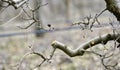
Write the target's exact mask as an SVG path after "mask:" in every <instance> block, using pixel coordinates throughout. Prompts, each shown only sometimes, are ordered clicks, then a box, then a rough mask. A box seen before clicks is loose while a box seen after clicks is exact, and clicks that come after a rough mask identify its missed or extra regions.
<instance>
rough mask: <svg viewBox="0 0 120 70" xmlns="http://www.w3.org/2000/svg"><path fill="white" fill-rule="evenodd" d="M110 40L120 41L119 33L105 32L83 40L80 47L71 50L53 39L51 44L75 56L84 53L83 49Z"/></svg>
mask: <svg viewBox="0 0 120 70" xmlns="http://www.w3.org/2000/svg"><path fill="white" fill-rule="evenodd" d="M111 40H116V41H117V42H119V43H120V34H105V35H103V36H98V37H96V38H94V39H92V40H90V41H88V42H85V43H84V44H82V45H81V46H80V47H78V48H77V49H75V50H71V49H70V48H69V47H68V46H66V45H65V44H63V43H60V42H58V41H53V42H52V44H51V45H52V47H53V48H56V49H60V50H62V51H63V52H65V53H66V54H67V55H69V56H70V57H75V56H82V55H84V52H85V50H87V49H89V48H91V47H93V46H95V45H98V44H106V43H107V42H108V41H111Z"/></svg>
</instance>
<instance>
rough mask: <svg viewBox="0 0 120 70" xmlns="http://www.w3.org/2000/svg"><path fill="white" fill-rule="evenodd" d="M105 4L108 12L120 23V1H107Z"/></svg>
mask: <svg viewBox="0 0 120 70" xmlns="http://www.w3.org/2000/svg"><path fill="white" fill-rule="evenodd" d="M105 2H106V8H107V10H108V11H110V12H111V13H113V15H114V16H115V17H116V18H117V20H118V21H120V0H105Z"/></svg>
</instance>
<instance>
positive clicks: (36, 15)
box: [34, 0, 44, 37]
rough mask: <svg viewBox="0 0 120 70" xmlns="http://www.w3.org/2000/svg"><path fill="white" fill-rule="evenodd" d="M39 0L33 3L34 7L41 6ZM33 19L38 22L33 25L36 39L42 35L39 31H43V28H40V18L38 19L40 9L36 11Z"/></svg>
mask: <svg viewBox="0 0 120 70" xmlns="http://www.w3.org/2000/svg"><path fill="white" fill-rule="evenodd" d="M41 3H42V2H41V0H35V1H34V7H35V8H37V7H38V6H40V5H41ZM35 18H36V19H37V20H39V22H37V23H36V24H35V30H36V34H35V35H36V37H42V36H43V35H44V34H42V33H41V31H42V30H43V27H42V20H41V17H40V8H39V9H38V10H36V11H35Z"/></svg>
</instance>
